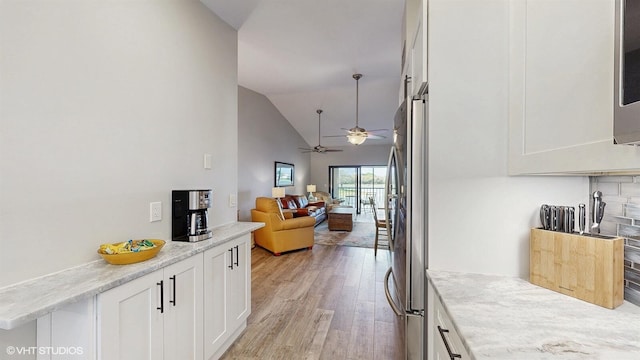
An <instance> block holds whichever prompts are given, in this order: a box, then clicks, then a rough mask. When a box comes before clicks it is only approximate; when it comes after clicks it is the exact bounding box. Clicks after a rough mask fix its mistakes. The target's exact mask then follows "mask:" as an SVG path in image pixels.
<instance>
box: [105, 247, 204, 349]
mask: <svg viewBox="0 0 640 360" xmlns="http://www.w3.org/2000/svg"><path fill="white" fill-rule="evenodd" d="M202 266H203V261H202V255H201V254H198V255H195V256H192V257H190V258H187V259H185V260H182V261H180V262H178V263H175V264H173V265H170V266H168V267H166V268H164V269H160V270H157V271H155V272H153V273H151V274H147V275H145V276H143V277H140V278H138V279H135V280H133V281H130V282H128V283H126V284H123V285H121V286H118V287H116V288H113V289H111V290H108V291H105V292H104V293H101V294H100V295H98V353H99V358H100V359H104V360H111V359H120V360H126V359H131V360H143V359H149V360H156V359H168V360H169V359H202V358H203V346H202V335H201V334H202V326H203V323H202V313H203V309H202V299H203V296H202V283H203V280H202Z"/></svg>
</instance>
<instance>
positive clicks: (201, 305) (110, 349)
mask: <svg viewBox="0 0 640 360" xmlns="http://www.w3.org/2000/svg"><path fill="white" fill-rule="evenodd" d="M123 266H127V265H123ZM134 266H135V265H134ZM250 312H251V236H250V234H246V235H242V236H240V237H237V238H235V239H233V240H231V241H229V242H227V243H224V244H221V245H218V246H216V247H213V248H211V249H208V250H206V251H205V252H203V253H199V254H196V255H193V256H191V257H189V258H186V259H184V260H182V261H180V262H177V263H175V264H172V265H169V266H167V267H165V268H162V269H159V270H156V271H154V272H152V273H150V274H147V275H144V276H142V277H139V278H137V279H135V280H131V281H129V282H126V283H124V284H122V285H120V286H117V287H115V288H112V289H110V290H107V291H105V292H103V293H100V294H98V295H97V296H95V297H92V298H90V299H88V300H86V301H81V302H78V303H74V304H71V305H68V306H66V307H64V308H61V309H59V310H57V311H54V312H52V313H50V314H47V315H45V316H42V317H40V318H39V319H38V323H37V326H38V333H37V344H38V346H48V347H65V349H70V350H69V351H75V352H76V353H74V354H71V355H75V354H78V355H81V358H82V359H101V360H129V359H130V360H162V359H164V360H203V359H204V360H209V359H218V358H219V357H221V356H222V354H223V353H224V352H225V351H226V350H227V349H228V348H229V346H231V344H233V342H234V341H235V340H236V339H237V338H238V337H239V336H240V334H241V333H242V331H243V330H244V329H245V328H246V325H247V318H248V317H249V313H250ZM78 351H80V353H78ZM69 355H70V353H69V354H64V355H61V356H54V355H47V356H40V355H39V356H38V360H40V359H43V360H54V359H66V358H68V356H69Z"/></svg>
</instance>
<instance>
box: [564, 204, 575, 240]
mask: <svg viewBox="0 0 640 360" xmlns="http://www.w3.org/2000/svg"><path fill="white" fill-rule="evenodd" d="M567 212H568V213H569V215H568V216H567V218H568V222H567V225H565V228H564V231H566V232H568V233H569V234H571V233H573V229H575V227H576V208H574V207H573V206H570V207H567Z"/></svg>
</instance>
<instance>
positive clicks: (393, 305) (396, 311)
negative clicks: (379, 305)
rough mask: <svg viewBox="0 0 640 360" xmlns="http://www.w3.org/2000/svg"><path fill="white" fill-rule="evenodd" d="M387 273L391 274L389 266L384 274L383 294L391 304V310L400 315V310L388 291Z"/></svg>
mask: <svg viewBox="0 0 640 360" xmlns="http://www.w3.org/2000/svg"><path fill="white" fill-rule="evenodd" d="M389 275H391V268H389V270H387V273H386V274H385V275H384V295H385V296H386V297H387V302H389V305H390V306H391V309H393V312H394V313H396V315H398V316H401V315H402V311H401V310H400V308H399V307H398V305H396V303H395V302H394V301H393V298H392V297H391V293H390V292H389Z"/></svg>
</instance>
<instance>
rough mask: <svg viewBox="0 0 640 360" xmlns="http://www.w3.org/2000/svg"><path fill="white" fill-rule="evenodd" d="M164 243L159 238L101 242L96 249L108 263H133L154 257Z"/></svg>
mask: <svg viewBox="0 0 640 360" xmlns="http://www.w3.org/2000/svg"><path fill="white" fill-rule="evenodd" d="M164 244H165V241H164V240H159V239H142V240H129V241H125V242H121V243H115V244H102V245H100V248H99V249H98V254H100V256H102V258H103V259H105V260H106V261H107V262H108V263H109V264H114V265H125V264H133V263H137V262H141V261H145V260H149V259H151V258H153V257H155V256H156V255H158V252H160V249H162V247H163V246H164Z"/></svg>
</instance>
